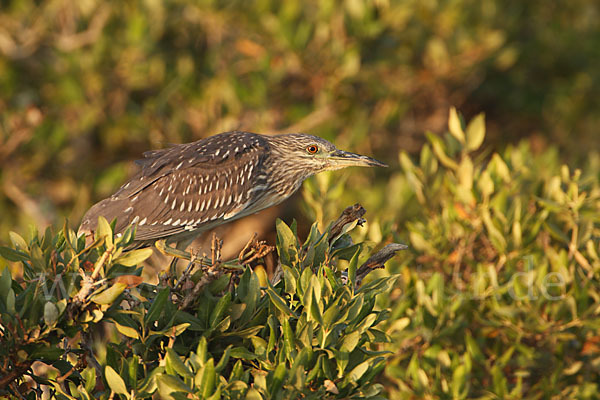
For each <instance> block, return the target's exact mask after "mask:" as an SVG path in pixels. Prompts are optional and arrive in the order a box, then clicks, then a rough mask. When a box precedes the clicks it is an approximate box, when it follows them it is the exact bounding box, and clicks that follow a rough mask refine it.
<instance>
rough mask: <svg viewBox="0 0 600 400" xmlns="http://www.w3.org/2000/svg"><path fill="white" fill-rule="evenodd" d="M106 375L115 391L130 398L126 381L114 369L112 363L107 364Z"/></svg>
mask: <svg viewBox="0 0 600 400" xmlns="http://www.w3.org/2000/svg"><path fill="white" fill-rule="evenodd" d="M104 377H105V378H106V382H107V383H108V386H109V387H110V389H111V390H112V391H113V392H115V393H117V394H123V395H126V396H127V397H128V398H129V393H128V392H127V387H126V386H125V381H124V380H123V378H121V376H120V375H119V374H117V372H116V371H115V370H114V369H112V367H111V366H110V365H107V366H106V367H105V368H104Z"/></svg>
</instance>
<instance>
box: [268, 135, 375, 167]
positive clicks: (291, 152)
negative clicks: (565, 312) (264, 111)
mask: <svg viewBox="0 0 600 400" xmlns="http://www.w3.org/2000/svg"><path fill="white" fill-rule="evenodd" d="M270 139H271V143H272V150H273V152H274V153H275V154H277V156H278V157H281V160H282V161H283V162H284V163H285V164H286V166H287V167H288V168H291V169H294V170H302V171H304V172H305V173H306V176H310V175H313V174H316V173H318V172H321V171H329V170H335V169H340V168H346V167H387V165H386V164H384V163H382V162H381V161H378V160H376V159H374V158H371V157H368V156H363V155H360V154H356V153H351V152H348V151H343V150H339V149H337V148H336V147H335V145H334V144H333V143H331V142H328V141H327V140H325V139H322V138H320V137H317V136H313V135H307V134H304V133H289V134H284V135H277V136H272V137H271V138H270ZM284 160H285V161H284Z"/></svg>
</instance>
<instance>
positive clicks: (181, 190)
mask: <svg viewBox="0 0 600 400" xmlns="http://www.w3.org/2000/svg"><path fill="white" fill-rule="evenodd" d="M143 156H144V158H143V159H141V160H137V161H136V164H138V165H139V166H140V169H139V171H138V172H137V173H136V174H134V175H133V177H131V178H130V179H129V180H128V181H127V182H126V183H124V184H123V185H122V186H121V187H120V188H119V189H118V190H117V191H116V192H115V193H114V194H113V195H112V196H110V197H108V198H106V199H104V200H101V201H100V202H98V203H96V204H95V205H93V206H92V207H91V208H90V209H89V210H88V211H87V212H86V213H85V215H84V217H83V218H82V222H81V224H80V227H79V230H78V236H79V235H85V236H86V239H87V241H88V243H89V242H90V241H93V235H94V231H95V229H96V227H97V224H98V217H100V216H102V217H104V218H106V220H107V221H109V222H110V221H112V220H114V219H116V223H115V228H114V231H115V233H116V234H117V235H121V234H122V233H123V232H124V231H125V229H126V228H128V227H130V226H134V227H135V237H134V242H133V243H132V245H131V247H132V248H142V247H149V246H152V245H153V244H154V243H155V242H156V241H157V240H162V239H165V241H166V243H168V244H173V243H174V244H175V246H176V247H177V248H179V249H183V250H184V249H185V248H187V246H188V245H189V244H190V243H191V242H192V241H193V240H194V239H195V238H196V237H198V236H199V235H200V234H202V233H203V232H205V231H207V230H209V229H212V228H214V227H216V226H218V225H222V224H225V223H228V222H231V221H233V220H236V219H239V218H242V217H244V216H247V215H250V214H254V213H257V212H259V211H261V210H263V209H265V208H268V207H272V206H275V205H277V204H279V203H281V202H283V201H284V200H285V199H287V198H288V197H290V196H291V195H292V194H293V193H294V192H296V191H297V190H298V188H299V187H300V186H301V185H302V182H304V180H305V179H307V178H308V177H310V176H312V175H314V174H316V173H319V172H322V171H328V170H336V169H340V168H345V167H351V166H364V167H375V166H378V167H387V165H386V164H384V163H383V162H381V161H378V160H376V159H374V158H371V157H368V156H364V155H360V154H356V153H351V152H347V151H342V150H338V149H337V148H336V147H335V145H333V144H332V143H331V142H329V141H327V140H325V139H322V138H320V137H317V136H313V135H309V134H305V133H288V134H279V135H262V134H258V133H251V132H244V131H231V132H224V133H220V134H217V135H213V136H210V137H207V138H205V139H201V140H198V141H195V142H192V143H186V144H175V145H173V146H172V147H168V148H165V149H161V150H152V151H148V152H145V153H143Z"/></svg>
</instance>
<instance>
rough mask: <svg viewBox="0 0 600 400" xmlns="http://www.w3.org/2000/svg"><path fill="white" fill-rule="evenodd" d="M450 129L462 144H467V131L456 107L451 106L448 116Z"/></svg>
mask: <svg viewBox="0 0 600 400" xmlns="http://www.w3.org/2000/svg"><path fill="white" fill-rule="evenodd" d="M448 129H449V131H450V134H451V135H452V136H454V138H456V140H458V141H459V142H460V143H461V144H465V133H464V132H463V128H462V124H461V122H460V118H459V117H458V113H457V112H456V108H454V107H451V108H450V116H449V118H448Z"/></svg>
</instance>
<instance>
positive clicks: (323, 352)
mask: <svg viewBox="0 0 600 400" xmlns="http://www.w3.org/2000/svg"><path fill="white" fill-rule="evenodd" d="M341 221H342V222H343V223H342V224H339V223H338V224H336V225H330V227H329V228H328V229H327V230H326V231H325V232H323V233H321V232H319V230H318V229H317V226H316V224H315V225H313V227H312V229H311V231H310V235H309V237H308V239H307V240H306V241H305V242H304V243H301V242H300V241H299V240H298V237H297V234H296V231H295V230H296V228H295V223H294V224H292V226H291V227H289V226H287V225H286V224H285V223H283V222H282V221H278V222H277V251H278V254H279V259H280V261H281V280H280V281H279V282H275V283H271V282H270V281H269V279H267V276H266V273H265V270H264V268H262V267H261V266H256V268H254V269H253V268H250V267H249V266H248V265H249V263H248V261H252V260H253V259H255V258H256V257H254V256H255V255H256V254H257V252H260V253H259V254H258V255H260V254H264V250H265V248H264V246H262V245H261V244H260V243H256V242H254V243H251V246H249V248H247V249H246V250H245V253H244V254H242V255H241V256H240V259H238V260H234V261H229V262H221V261H220V260H219V258H220V257H219V242H218V241H217V240H216V239H215V240H214V243H213V254H212V256H213V257H212V259H211V260H209V259H205V258H198V259H196V260H195V261H194V262H193V263H192V262H191V263H190V265H195V266H196V267H197V268H196V272H194V273H191V274H190V273H188V272H186V273H184V274H183V275H181V276H178V277H177V278H178V279H177V280H175V279H173V278H174V277H172V276H169V275H168V274H167V275H165V276H163V277H161V280H160V281H161V283H160V284H158V285H153V284H149V283H145V282H142V278H141V277H140V274H141V269H142V268H141V267H140V266H139V264H140V263H141V262H142V261H144V260H145V259H146V258H147V257H149V255H150V254H151V253H152V250H150V249H141V250H133V251H128V252H124V250H125V248H126V247H127V246H128V245H129V244H130V243H131V241H132V239H133V232H132V231H131V230H129V231H127V232H126V233H125V234H124V235H123V236H120V237H116V236H114V235H113V232H112V227H111V226H110V225H109V224H108V223H107V222H106V221H105V220H103V219H100V221H99V228H98V231H97V233H96V240H95V242H94V243H93V244H92V245H91V246H89V247H88V248H85V243H84V242H85V241H84V238H83V237H80V238H77V237H76V236H75V234H74V232H73V231H72V230H70V229H69V228H68V227H67V226H66V225H65V227H64V228H63V229H62V230H61V231H60V232H58V233H57V234H54V233H52V232H51V231H50V230H48V231H46V233H45V234H44V235H42V236H39V235H37V234H36V235H34V236H33V238H32V239H31V240H29V241H25V240H24V239H23V238H22V237H21V236H19V235H17V234H15V233H12V234H11V238H12V241H13V247H11V248H9V247H2V248H0V255H2V257H4V258H6V259H8V260H11V261H15V262H20V264H21V265H22V270H21V271H20V272H21V273H22V276H20V277H17V275H18V274H11V273H10V272H9V270H8V268H5V269H4V271H3V272H2V275H1V278H0V289H1V290H0V293H1V295H0V312H1V314H2V320H1V330H0V341H1V346H0V358H1V359H2V360H3V363H2V365H0V394H3V395H6V394H11V395H13V396H17V395H21V396H27V397H28V398H35V397H36V395H39V394H40V391H41V390H42V387H43V386H44V385H45V386H46V387H47V388H48V387H49V388H50V392H51V394H52V395H54V396H56V397H57V398H78V399H89V398H98V397H99V398H108V397H109V396H111V398H112V396H116V397H118V398H149V397H152V396H155V395H158V396H160V398H175V399H179V398H181V399H185V398H210V399H217V398H221V397H223V398H249V399H253V398H280V399H283V398H299V397H302V398H322V397H326V398H349V397H356V396H359V397H361V398H377V396H378V394H379V393H380V392H381V390H382V387H381V385H379V384H377V383H375V381H374V380H373V378H374V377H375V376H376V375H377V374H379V373H380V372H381V370H382V369H383V368H384V366H385V360H386V357H387V356H388V354H389V352H386V351H383V350H382V345H383V344H384V343H386V342H387V341H389V339H388V337H387V335H386V334H385V333H384V332H382V331H381V330H380V329H378V326H379V325H380V323H381V322H382V321H384V320H385V319H386V318H387V316H388V314H389V311H388V310H386V309H379V308H377V307H376V306H375V298H376V296H377V295H378V294H380V293H383V292H386V291H387V290H388V289H389V288H390V287H391V285H393V283H394V281H395V280H396V278H397V276H389V277H382V278H379V279H375V280H372V281H370V282H368V283H366V284H364V285H363V286H360V287H359V286H358V283H357V279H360V276H358V277H357V275H360V274H361V273H360V272H359V273H358V274H357V270H358V271H360V270H361V268H359V264H358V260H359V256H360V255H361V254H362V252H363V245H362V244H360V243H359V244H353V243H352V240H351V239H350V236H349V235H348V231H349V230H351V229H352V228H354V227H355V226H356V224H357V223H358V222H360V219H357V218H351V219H350V220H343V219H342V220H341ZM261 246H262V247H261ZM187 256H188V257H191V256H190V255H189V254H187ZM339 259H344V260H348V263H347V265H348V267H347V269H346V274H347V275H342V271H341V270H340V269H338V268H337V266H336V264H337V260H339ZM379 266H381V265H379ZM363 269H364V268H363ZM191 271H194V270H193V269H192V270H191ZM102 332H105V333H108V334H107V335H105V334H102ZM94 338H96V340H95V341H94ZM92 353H93V355H94V356H93V357H91V354H92ZM34 362H36V363H37V364H38V365H37V366H35V368H34V369H32V367H34V365H33V363H34ZM41 365H45V366H48V367H51V368H49V369H47V370H46V371H47V372H46V373H45V374H38V373H37V372H34V370H35V371H40V370H41ZM46 390H48V389H46Z"/></svg>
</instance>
